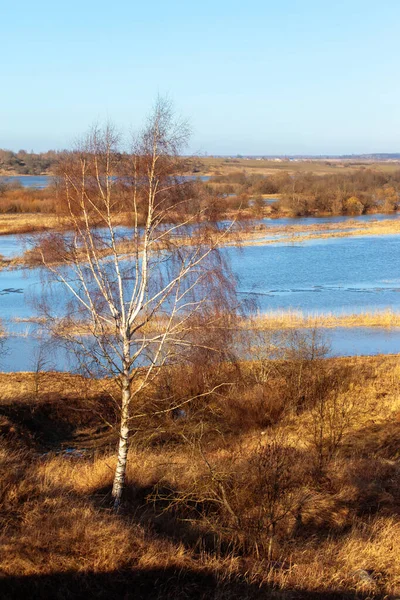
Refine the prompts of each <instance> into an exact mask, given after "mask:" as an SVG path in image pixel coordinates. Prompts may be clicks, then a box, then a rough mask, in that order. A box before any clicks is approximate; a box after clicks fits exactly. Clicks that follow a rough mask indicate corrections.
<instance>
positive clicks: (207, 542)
mask: <svg viewBox="0 0 400 600" xmlns="http://www.w3.org/2000/svg"><path fill="white" fill-rule="evenodd" d="M318 364H319V363H318ZM324 365H325V367H326V368H327V369H328V371H329V372H330V371H331V370H332V369H333V370H334V369H339V370H340V369H341V371H340V373H345V372H346V373H347V375H346V376H347V377H348V376H349V373H350V379H351V382H350V384H349V386H348V387H347V391H346V402H347V401H348V402H347V404H346V406H347V405H349V403H350V404H351V405H352V406H353V405H354V406H355V407H356V409H357V410H356V411H355V412H354V414H353V415H352V419H350V421H349V425H348V428H347V430H346V431H345V433H344V435H343V440H342V443H341V444H340V447H339V448H338V451H337V452H336V454H335V456H334V458H333V459H332V460H331V461H329V464H328V465H327V468H326V471H325V473H324V477H323V478H319V479H318V480H312V479H310V480H307V483H306V482H305V480H304V482H302V483H300V484H297V485H298V486H300V487H299V488H298V490H297V488H296V490H297V491H299V490H300V491H301V492H302V493H303V491H304V490H306V491H307V494H306V496H305V497H306V498H307V499H306V500H304V502H305V505H304V507H303V509H302V510H303V514H302V521H301V527H300V528H298V527H296V523H295V522H294V520H293V518H292V517H290V518H289V517H288V518H286V519H285V520H283V521H282V522H281V524H280V526H279V531H278V535H277V541H276V545H275V550H274V552H275V560H274V562H273V563H269V562H268V561H267V560H266V558H265V555H264V553H263V550H262V534H260V535H259V539H258V541H259V544H260V546H259V548H257V551H255V550H254V543H252V542H251V539H250V537H247V542H246V543H245V545H244V546H243V547H242V548H240V547H238V546H237V545H236V546H234V545H232V543H231V542H229V540H230V539H231V540H232V539H233V538H232V536H234V533H233V531H232V530H231V529H229V526H228V524H229V523H228V521H226V520H225V521H224V520H223V519H222V516H223V511H222V512H221V520H218V519H216V513H215V509H213V510H211V512H207V509H204V511H200V512H197V509H196V510H195V511H194V512H193V508H194V506H195V505H191V506H192V508H191V510H190V511H189V513H188V512H187V509H183V508H180V507H179V505H178V506H177V507H176V508H175V509H170V510H167V509H166V506H167V505H166V504H165V502H164V503H163V502H162V501H160V500H155V501H151V500H150V498H151V497H152V496H154V491H155V490H156V489H158V490H160V489H161V490H165V489H167V490H169V491H171V490H174V494H175V497H177V498H178V497H179V498H182V496H186V497H189V496H190V494H192V495H193V490H194V493H195V495H196V497H197V501H196V502H197V504H198V506H200V505H201V503H202V502H205V501H206V497H207V496H208V497H209V500H207V501H206V502H211V499H212V493H211V492H212V490H213V489H214V488H213V480H212V479H210V477H209V470H208V467H207V466H206V464H205V462H204V461H203V460H202V459H201V454H199V453H198V452H196V451H195V449H194V446H189V447H188V446H187V445H186V444H185V443H183V441H182V437H181V436H182V435H183V434H185V437H186V439H189V438H190V436H191V435H194V434H195V431H196V428H197V429H198V426H199V423H200V416H201V422H202V423H203V425H202V426H201V430H202V436H204V448H203V449H204V452H205V453H206V456H207V459H208V461H209V462H210V464H212V465H214V466H215V469H216V472H217V473H222V472H225V473H226V472H227V471H226V468H227V467H226V465H227V464H228V465H230V464H231V465H235V469H236V471H238V472H239V474H240V473H242V474H243V476H244V477H245V479H244V481H245V482H246V481H247V479H246V478H248V486H246V485H243V480H242V485H240V486H239V487H238V488H235V481H236V479H235V477H237V476H238V475H237V473H236V472H231V475H230V477H231V478H232V483H231V486H232V487H229V488H227V490H228V492H229V493H228V495H229V501H230V502H231V503H232V502H234V501H235V502H236V501H237V502H239V504H238V506H239V507H240V506H241V505H240V501H243V502H244V504H243V510H246V509H247V507H248V506H250V507H251V506H253V504H254V507H257V506H258V505H259V503H260V498H259V497H252V496H251V494H252V491H251V490H252V489H253V488H252V487H251V485H250V483H251V469H250V467H249V465H250V466H251V465H252V464H253V463H252V460H253V458H254V456H256V455H257V452H258V451H259V448H260V447H263V446H264V447H265V445H268V443H269V442H270V441H271V440H272V439H276V435H277V432H278V430H279V436H280V438H279V439H280V440H281V442H280V443H282V444H283V445H285V446H287V447H291V448H295V449H296V451H297V452H302V453H303V459H302V464H301V465H300V466H301V468H303V467H304V465H306V464H308V459H309V458H310V456H311V454H312V450H311V446H310V443H309V440H310V439H311V438H310V432H311V431H312V419H313V410H312V408H311V407H310V408H306V407H305V408H304V409H302V410H301V411H300V412H299V411H296V412H297V414H296V413H294V412H293V411H287V412H284V413H281V415H280V417H279V418H277V419H272V420H271V419H270V420H269V421H268V419H266V415H267V414H269V415H270V416H271V414H272V413H273V408H274V406H276V404H277V402H278V401H279V398H280V399H281V400H282V398H283V396H284V387H282V386H283V385H284V383H283V382H282V381H280V379H279V377H275V376H274V375H271V374H270V375H269V376H268V377H266V376H265V373H264V375H263V376H262V377H261V375H262V374H261V372H260V370H259V365H258V364H257V363H249V364H247V365H244V366H242V371H243V373H242V377H243V378H244V380H243V383H244V384H243V385H242V386H241V385H239V384H238V385H237V389H236V388H235V389H236V392H235V391H232V392H230V395H229V398H228V397H227V396H224V397H215V398H214V399H213V400H212V401H211V402H210V403H209V405H208V406H207V408H206V409H205V410H200V412H199V411H198V410H197V412H196V411H194V412H193V415H192V418H191V419H189V420H186V419H184V420H183V421H179V420H178V421H175V420H173V419H171V418H168V419H166V420H165V421H164V422H162V423H160V422H158V423H153V421H152V420H151V419H149V420H148V421H147V422H146V423H145V425H146V429H147V432H146V436H145V437H144V433H143V432H140V431H139V432H138V434H137V435H136V437H135V443H134V445H133V446H132V449H131V454H130V463H129V472H128V493H127V503H126V506H125V510H124V511H123V512H122V513H120V514H119V515H114V514H112V513H111V512H110V511H109V509H108V504H107V493H108V491H109V489H110V485H111V481H112V469H113V467H114V464H115V457H114V454H113V450H114V447H115V440H116V437H115V432H113V431H112V430H111V429H110V427H109V426H108V425H107V423H108V424H110V423H112V422H113V420H114V411H113V404H112V402H111V401H110V400H109V397H108V395H107V393H106V392H108V391H110V386H112V384H111V382H109V381H104V382H88V381H85V380H84V379H81V378H79V377H73V376H70V375H60V374H46V373H42V374H40V375H39V376H35V375H34V374H7V375H6V374H1V375H0V390H1V391H0V415H1V416H0V431H1V434H2V442H1V454H0V456H1V458H0V460H1V463H2V464H1V472H2V479H1V484H0V499H1V521H2V528H1V529H0V530H1V531H2V533H1V534H0V535H1V537H0V565H1V567H0V575H1V577H0V595H1V597H2V598H18V597H21V595H22V594H29V595H30V597H38V598H39V597H40V598H54V597H58V598H78V597H79V598H80V597H82V598H83V597H86V598H87V597H90V598H91V597H96V598H108V599H109V598H111V599H112V598H135V599H137V598H177V599H179V598H221V599H222V598H266V597H275V598H296V597H301V598H329V597H332V598H334V597H335V598H336V597H337V598H343V597H348V598H355V597H356V596H357V597H365V598H366V597H369V598H371V597H382V598H383V597H387V598H388V597H394V596H395V595H398V594H399V593H400V558H399V557H400V553H399V546H398V542H399V539H400V524H399V520H398V515H399V511H400V494H399V489H400V486H399V484H400V479H399V471H398V466H397V465H398V460H399V457H400V455H399V441H400V419H399V415H400V366H399V363H398V358H397V357H374V358H363V359H336V360H330V361H326V362H325V363H324ZM313 371H315V367H313ZM256 372H257V373H256ZM271 377H272V379H271ZM289 379H290V377H289V375H288V380H289ZM296 380H297V375H296ZM262 381H263V383H261V382H262ZM309 384H310V382H308V384H307V385H309ZM277 390H278V391H277ZM278 392H279V393H278ZM277 394H278V395H277ZM279 394H280V396H279ZM282 394H283V395H282ZM291 394H293V390H292V392H291ZM288 397H289V396H287V398H288ZM290 397H291V396H290ZM94 408H95V409H96V410H95V411H94V410H93V409H94ZM199 415H200V416H199ZM268 422H270V423H272V424H271V425H270V426H268ZM142 425H143V424H142ZM217 431H219V432H220V433H219V434H217V433H216V432H217ZM196 439H197V440H198V439H199V438H196ZM202 439H203V438H202ZM260 445H261V446H260ZM71 446H72V447H73V448H75V449H84V453H83V455H79V454H76V455H74V454H72V455H68V453H67V454H66V453H59V450H60V449H62V448H64V449H65V448H66V447H71ZM307 457H308V458H307ZM238 461H239V462H238ZM246 461H250V462H246ZM242 463H243V464H245V466H246V467H245V469H244V470H243V469H242V470H240V468H239V469H238V466H239V467H240V465H241V464H242ZM298 466H299V465H298ZM292 468H293V469H295V468H297V467H296V465H294V464H293V465H292V466H291V469H292ZM299 468H300V467H299ZM249 469H250V470H249ZM194 482H195V485H194ZM202 482H203V483H204V482H205V483H204V485H206V487H205V488H204V485H203V484H202ZM207 482H208V483H207ZM239 483H240V482H239ZM247 487H248V489H247ZM205 490H206V497H204V493H205ZM232 490H236V496H233V495H232ZM243 490H244V491H245V494H247V496H246V495H245V496H243ZM191 497H192V496H191ZM199 503H200V504H199ZM182 506H183V505H182ZM217 512H218V511H217ZM180 517H185V518H184V519H183V520H182V519H181V518H180ZM297 525H298V523H297ZM246 531H247V530H246V529H245V527H244V525H243V532H242V531H241V532H240V536H239V538H236V537H235V539H236V542H235V543H236V544H239V545H240V543H241V542H240V540H241V539H242V537H241V536H242V533H243V536H245V537H246V536H249V535H250V534H249V533H248V532H247V533H246ZM236 533H237V532H236ZM235 535H236V534H235ZM271 590H273V592H271ZM271 594H272V595H271Z"/></svg>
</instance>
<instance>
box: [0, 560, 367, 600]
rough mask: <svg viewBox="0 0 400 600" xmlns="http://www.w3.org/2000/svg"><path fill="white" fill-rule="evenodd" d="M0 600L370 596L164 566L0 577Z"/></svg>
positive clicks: (333, 599)
mask: <svg viewBox="0 0 400 600" xmlns="http://www.w3.org/2000/svg"><path fill="white" fill-rule="evenodd" d="M0 597H1V598H2V600H19V599H21V600H27V599H28V598H32V599H33V598H34V599H38V600H39V599H40V600H55V599H57V600H80V599H82V600H88V599H92V598H93V599H97V600H167V599H168V600H188V599H193V600H212V599H214V600H229V599H231V600H265V599H267V598H274V599H275V600H281V599H282V600H284V599H285V600H288V599H294V600H301V599H304V600H340V599H344V600H366V599H367V598H368V597H370V596H367V595H366V594H362V593H358V594H356V593H350V592H349V593H344V592H336V591H334V590H332V591H324V592H308V591H303V590H282V591H278V590H272V589H271V588H270V587H269V586H266V585H263V586H261V587H260V586H259V585H256V584H251V583H248V582H246V581H244V580H240V579H231V580H229V581H221V580H218V578H217V577H216V575H215V574H214V573H212V572H210V571H206V570H202V571H195V570H190V569H184V568H182V569H177V568H171V567H170V568H166V569H148V570H147V569H125V570H120V571H113V572H108V573H93V572H86V573H77V572H66V573H54V574H51V575H32V576H25V577H7V578H4V577H3V578H0ZM374 597H375V598H379V596H374Z"/></svg>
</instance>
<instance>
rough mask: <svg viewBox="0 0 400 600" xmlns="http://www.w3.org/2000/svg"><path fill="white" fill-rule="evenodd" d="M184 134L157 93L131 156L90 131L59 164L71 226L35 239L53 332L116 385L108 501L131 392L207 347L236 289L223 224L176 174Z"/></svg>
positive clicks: (128, 422) (123, 447)
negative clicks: (57, 296)
mask: <svg viewBox="0 0 400 600" xmlns="http://www.w3.org/2000/svg"><path fill="white" fill-rule="evenodd" d="M188 134H189V131H188V128H187V126H186V125H185V123H182V122H179V121H177V120H176V119H175V118H174V115H173V112H172V110H171V107H170V105H169V104H168V102H166V101H165V100H158V101H157V103H156V106H155V109H154V112H153V113H152V115H151V117H150V118H149V120H148V122H147V125H146V126H145V128H144V130H143V131H142V132H141V133H140V134H139V135H138V136H137V137H136V138H135V142H134V146H133V150H132V151H130V152H129V153H124V152H121V151H120V150H119V138H118V136H117V135H116V133H115V130H114V129H113V128H112V127H110V126H107V127H105V128H104V129H99V128H94V129H93V130H92V131H91V133H90V134H89V136H88V138H87V139H86V141H85V143H84V145H83V146H82V148H81V149H80V150H79V152H77V151H75V152H71V153H70V154H68V155H67V156H66V157H64V159H63V161H62V163H61V164H60V166H59V202H60V206H61V207H62V209H63V213H64V215H66V217H65V216H64V218H67V219H68V226H69V230H68V231H67V232H66V233H64V234H61V233H59V234H52V235H51V236H48V237H47V238H44V239H43V242H42V246H41V256H42V260H43V263H44V265H45V266H46V267H47V271H48V272H49V273H50V274H51V275H52V276H53V278H54V279H55V280H56V282H58V283H57V284H56V285H58V286H59V285H60V284H61V287H63V288H64V289H65V296H66V298H68V306H67V303H65V306H63V307H62V308H60V307H58V310H59V312H60V310H61V312H64V313H65V315H64V316H63V318H60V314H59V315H58V318H57V327H58V333H59V334H61V335H62V337H63V338H64V339H66V340H69V341H70V342H71V343H72V344H73V345H74V347H75V348H78V350H79V355H80V359H81V362H82V363H83V364H84V366H85V368H86V370H87V372H88V373H93V372H94V370H95V371H96V373H97V374H99V375H104V376H112V377H115V378H116V380H117V381H118V384H119V389H120V396H119V399H118V405H119V443H118V452H117V454H118V456H117V466H116V470H115V476H114V482H113V489H112V496H113V501H114V507H115V508H116V509H117V508H118V507H119V505H120V502H121V496H122V492H123V488H124V482H125V474H126V467H127V456H128V445H129V436H130V431H131V428H132V418H133V415H132V405H133V404H134V403H135V399H137V398H139V397H140V394H142V392H143V391H144V389H145V388H146V387H147V386H149V385H150V383H151V382H152V381H153V380H154V378H155V377H157V374H159V372H160V369H162V368H163V367H164V366H166V365H171V364H174V363H177V362H179V361H184V360H185V357H187V354H188V352H189V353H190V352H191V351H192V350H193V349H194V348H195V347H199V346H202V347H203V348H204V349H206V350H207V351H210V352H213V351H216V348H214V347H211V345H209V343H208V341H207V336H205V335H204V331H205V329H206V328H207V327H208V326H210V325H211V324H212V326H213V327H214V328H215V327H217V328H218V326H219V323H221V321H223V320H224V319H225V318H226V317H225V316H224V315H225V309H226V308H229V305H230V303H231V302H232V298H233V296H232V295H231V294H232V293H233V287H232V279H231V278H229V277H227V276H226V272H225V270H224V263H223V261H222V259H221V256H220V253H219V252H218V245H219V244H220V242H221V240H222V239H223V237H224V235H225V232H224V231H218V230H215V229H212V228H211V225H209V224H208V223H207V219H206V208H205V207H204V206H203V202H202V198H201V194H199V193H198V190H196V184H195V183H194V182H191V181H188V180H187V178H183V177H182V171H183V168H184V165H183V163H184V161H183V159H182V158H181V157H180V154H181V151H182V148H183V147H184V146H185V144H186V143H187V139H188ZM122 221H124V222H125V223H126V226H125V227H121V222H122ZM50 312H51V311H50ZM49 314H50V313H49ZM185 402H187V400H185ZM177 406H179V404H178V405H177V404H175V405H174V406H169V407H168V409H167V410H174V409H176V408H177ZM162 410H163V411H165V407H163V409H162ZM160 412H161V409H160Z"/></svg>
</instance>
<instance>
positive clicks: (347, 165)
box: [196, 157, 400, 175]
mask: <svg viewBox="0 0 400 600" xmlns="http://www.w3.org/2000/svg"><path fill="white" fill-rule="evenodd" d="M196 166H197V168H198V169H199V173H198V174H199V175H215V174H227V173H231V172H232V171H243V170H244V171H246V172H247V173H259V174H262V175H269V174H272V173H276V172H277V171H288V172H290V173H301V172H303V173H304V172H308V173H316V174H319V175H327V174H330V173H332V174H333V173H351V172H354V171H357V170H361V169H376V170H379V171H383V172H391V171H396V170H398V169H400V161H391V162H384V161H378V162H373V161H358V160H351V159H349V160H343V161H333V160H320V161H319V160H299V161H296V160H294V161H290V160H287V161H285V160H282V161H281V162H278V161H274V160H263V159H261V160H257V159H245V158H237V159H236V158H212V157H206V158H202V159H200V160H199V161H198V163H197V165H196Z"/></svg>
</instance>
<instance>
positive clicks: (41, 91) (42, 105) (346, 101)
mask: <svg viewBox="0 0 400 600" xmlns="http://www.w3.org/2000/svg"><path fill="white" fill-rule="evenodd" d="M2 4H3V6H2V11H1V17H2V18H1V21H2V25H1V38H0V40H1V42H0V43H1V54H0V67H1V68H0V76H1V79H0V81H1V88H0V89H1V93H0V114H1V120H0V147H8V148H11V149H14V150H15V149H19V148H26V149H27V150H30V149H34V150H45V149H48V148H63V147H68V146H69V145H71V143H72V142H73V140H74V139H75V138H76V137H77V136H78V135H80V134H82V133H84V132H85V131H86V129H87V128H88V127H89V126H90V125H91V124H92V123H93V122H94V121H99V120H103V119H108V118H109V119H112V120H113V121H115V122H116V123H117V124H118V125H119V126H121V127H122V128H124V129H129V128H130V127H132V128H136V127H137V126H138V125H139V124H140V122H141V121H142V120H143V117H144V116H145V115H146V114H147V113H148V111H149V108H150V107H151V105H152V103H153V101H154V99H155V97H156V95H157V94H158V93H161V94H166V93H167V94H169V96H170V97H171V98H172V100H173V102H174V104H175V106H176V107H177V108H178V109H179V112H180V113H182V114H183V115H184V116H186V117H188V118H189V120H190V121H191V124H192V128H193V137H192V143H191V148H190V150H191V151H200V152H208V153H209V154H231V153H235V154H236V153H242V154H276V153H313V154H318V153H351V152H355V153H358V152H386V151H387V152H395V151H400V77H399V65H400V40H399V28H400V0H381V2H376V1H371V0H335V1H332V0H276V1H274V2H272V1H269V0H262V1H258V0H249V1H247V2H246V1H243V0H241V1H236V0H229V1H228V0H214V1H210V0H199V1H197V2H196V1H195V2H192V1H190V0H186V1H184V0H182V1H177V0H152V1H151V2H143V1H141V2H138V1H135V0H124V1H121V0H114V1H110V0H108V1H107V2H105V1H103V0H96V1H93V0H79V1H77V0H69V1H66V2H55V1H54V0H51V2H50V1H41V0H36V1H31V0H29V1H26V0H22V1H20V2H15V3H12V2H6V0H3V3H2Z"/></svg>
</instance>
